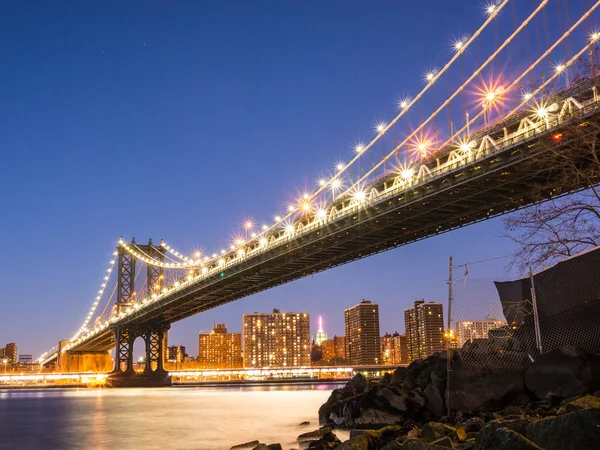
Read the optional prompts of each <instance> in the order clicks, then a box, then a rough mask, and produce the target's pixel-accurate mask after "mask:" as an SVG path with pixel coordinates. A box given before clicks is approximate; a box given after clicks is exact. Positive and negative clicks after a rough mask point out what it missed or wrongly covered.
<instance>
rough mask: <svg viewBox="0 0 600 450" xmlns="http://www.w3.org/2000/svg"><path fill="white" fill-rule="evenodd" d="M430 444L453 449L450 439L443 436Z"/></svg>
mask: <svg viewBox="0 0 600 450" xmlns="http://www.w3.org/2000/svg"><path fill="white" fill-rule="evenodd" d="M431 444H432V445H437V446H438V447H445V448H454V445H453V444H452V439H450V438H449V437H448V436H444V437H443V438H441V439H437V440H435V441H433V442H432V443H431Z"/></svg>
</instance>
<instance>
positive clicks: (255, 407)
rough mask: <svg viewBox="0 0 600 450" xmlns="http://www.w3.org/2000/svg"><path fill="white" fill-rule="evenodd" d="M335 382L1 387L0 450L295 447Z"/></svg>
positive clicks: (313, 424) (200, 449)
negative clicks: (258, 443)
mask: <svg viewBox="0 0 600 450" xmlns="http://www.w3.org/2000/svg"><path fill="white" fill-rule="evenodd" d="M334 387H337V386H332V385H326V384H312V385H311V384H307V385H260V386H226V387H211V388H209V387H176V388H163V389H43V390H42V389H38V390H13V391H0V449H39V450H45V449H89V448H95V449H116V448H118V449H133V448H136V449H137V448H148V449H152V448H161V449H186V450H187V449H195V450H220V449H229V447H231V446H232V445H235V444H240V443H242V442H247V441H251V440H254V439H258V440H260V441H261V442H266V443H267V444H272V443H275V442H279V443H281V444H282V446H283V448H284V449H287V448H294V447H295V448H298V444H297V443H296V442H295V439H296V436H297V435H298V434H300V433H304V432H306V431H311V430H313V429H315V428H318V419H317V411H318V409H319V406H321V404H323V403H324V402H325V401H326V400H327V398H328V397H329V394H330V392H331V389H333V388H334ZM306 420H308V421H310V422H311V426H310V427H300V426H298V424H299V423H300V422H303V421H306ZM341 437H342V436H341Z"/></svg>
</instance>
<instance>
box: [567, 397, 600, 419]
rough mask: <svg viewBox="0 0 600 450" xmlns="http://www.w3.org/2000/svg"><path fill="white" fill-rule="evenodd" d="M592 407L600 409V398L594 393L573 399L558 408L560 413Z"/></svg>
mask: <svg viewBox="0 0 600 450" xmlns="http://www.w3.org/2000/svg"><path fill="white" fill-rule="evenodd" d="M590 408H596V409H600V398H598V397H594V396H593V395H586V396H585V397H579V398H577V399H575V400H571V401H569V402H567V403H565V404H564V405H563V406H562V407H561V408H560V409H559V410H558V414H564V413H570V412H574V411H579V410H581V409H590Z"/></svg>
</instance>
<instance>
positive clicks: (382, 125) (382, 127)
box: [375, 122, 387, 133]
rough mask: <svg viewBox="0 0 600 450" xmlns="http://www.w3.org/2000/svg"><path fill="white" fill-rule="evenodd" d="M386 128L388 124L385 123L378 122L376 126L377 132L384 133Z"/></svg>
mask: <svg viewBox="0 0 600 450" xmlns="http://www.w3.org/2000/svg"><path fill="white" fill-rule="evenodd" d="M386 126H387V124H386V123H385V122H378V123H376V124H375V131H377V132H378V133H382V132H383V130H385V127H386Z"/></svg>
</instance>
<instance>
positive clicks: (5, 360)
mask: <svg viewBox="0 0 600 450" xmlns="http://www.w3.org/2000/svg"><path fill="white" fill-rule="evenodd" d="M7 362H8V359H6V358H4V359H3V360H2V364H4V373H6V363H7Z"/></svg>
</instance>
